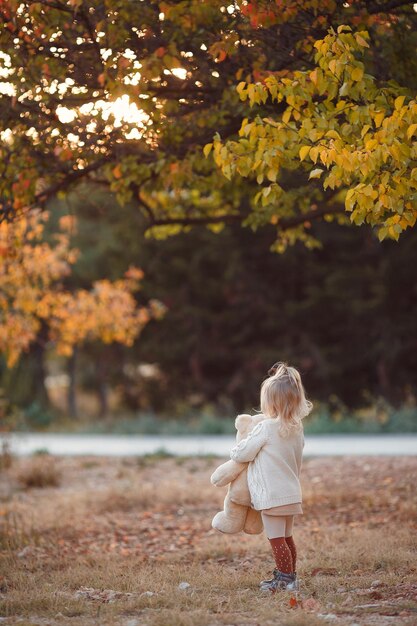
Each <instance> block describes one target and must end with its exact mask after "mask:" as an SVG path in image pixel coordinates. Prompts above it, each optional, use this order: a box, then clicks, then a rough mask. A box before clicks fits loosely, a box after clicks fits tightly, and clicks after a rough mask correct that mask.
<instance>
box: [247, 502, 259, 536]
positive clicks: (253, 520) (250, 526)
mask: <svg viewBox="0 0 417 626" xmlns="http://www.w3.org/2000/svg"><path fill="white" fill-rule="evenodd" d="M243 530H244V531H245V533H247V534H248V535H259V534H260V533H261V532H262V530H263V524H262V517H261V514H260V512H259V511H255V509H252V508H251V507H248V509H247V515H246V520H245V525H244V527H243Z"/></svg>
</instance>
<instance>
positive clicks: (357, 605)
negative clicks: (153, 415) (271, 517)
mask: <svg viewBox="0 0 417 626" xmlns="http://www.w3.org/2000/svg"><path fill="white" fill-rule="evenodd" d="M218 463H219V461H218V460H216V459H208V458H207V459H205V458H202V459H193V458H190V459H165V458H162V459H161V458H157V457H150V458H148V459H142V460H140V459H133V458H130V459H108V458H81V459H79V458H78V459H75V458H68V459H63V458H60V459H54V458H51V457H44V458H31V459H20V460H15V461H14V462H13V464H12V465H11V467H10V468H8V469H6V470H3V471H2V473H1V474H0V499H1V503H0V513H1V515H0V520H1V529H0V550H1V563H0V567H1V571H0V615H1V616H2V617H0V624H7V625H9V624H20V625H23V626H29V625H35V624H42V625H47V624H49V625H51V626H55V625H56V624H68V625H71V626H93V625H94V626H96V625H97V626H110V625H113V624H114V625H121V626H142V625H143V626H194V625H198V626H200V625H201V626H221V625H232V624H233V625H239V626H240V625H247V626H256V625H260V624H262V626H263V625H265V626H268V625H271V626H272V625H280V626H320V625H324V624H335V625H337V626H338V625H349V626H354V625H356V626H359V625H360V626H365V625H369V626H388V625H389V624H394V625H395V626H406V625H407V626H411V625H412V624H413V625H414V624H417V580H416V569H417V561H416V554H415V530H416V525H417V524H416V506H415V505H416V491H415V482H416V479H417V471H416V470H417V459H416V458H407V457H405V458H372V457H366V458H365V457H363V458H349V457H345V458H327V459H306V460H305V462H304V467H303V489H304V516H303V517H301V518H298V522H297V525H296V528H295V533H294V536H295V539H296V541H297V546H298V551H299V564H298V571H299V574H300V576H301V578H302V588H301V591H300V592H299V593H298V594H296V595H294V594H288V593H277V594H275V595H274V596H267V597H264V596H262V595H261V594H260V593H259V591H258V582H259V580H260V579H261V578H264V577H265V576H266V575H268V574H269V573H270V571H271V570H272V567H273V563H272V560H271V557H270V554H269V545H268V542H267V540H266V538H265V536H264V535H259V536H256V537H253V536H251V537H249V536H247V535H237V536H224V535H221V534H219V533H217V532H216V531H213V530H212V529H211V527H210V522H211V518H212V516H213V515H214V514H215V513H216V512H217V510H218V509H219V508H221V505H222V499H223V496H224V490H219V489H216V488H214V487H212V486H211V485H210V483H209V477H210V474H211V472H212V471H213V470H214V468H215V467H216V466H217V465H218ZM42 481H44V482H45V483H49V484H50V486H44V487H42V488H40V487H33V486H30V485H33V483H35V484H39V483H40V482H42ZM54 483H58V484H56V485H55V486H54ZM413 542H414V545H413ZM413 550H414V552H413ZM181 583H189V585H190V586H189V587H187V585H181ZM183 587H186V588H183Z"/></svg>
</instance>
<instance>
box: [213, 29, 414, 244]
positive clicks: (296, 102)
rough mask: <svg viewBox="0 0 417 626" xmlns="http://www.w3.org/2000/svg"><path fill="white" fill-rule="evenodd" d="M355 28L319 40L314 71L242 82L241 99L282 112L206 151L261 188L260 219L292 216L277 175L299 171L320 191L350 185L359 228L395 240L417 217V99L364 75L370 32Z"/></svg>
mask: <svg viewBox="0 0 417 626" xmlns="http://www.w3.org/2000/svg"><path fill="white" fill-rule="evenodd" d="M351 30H352V29H351V28H350V27H349V26H339V27H338V29H337V32H335V31H334V30H333V29H331V31H330V32H329V34H328V35H327V36H326V37H325V38H324V39H323V40H319V41H316V42H315V44H314V47H315V49H316V50H317V52H316V54H315V63H316V67H315V68H314V69H312V70H311V71H310V70H305V71H295V72H294V73H293V75H292V76H291V77H290V78H287V77H283V78H278V77H276V76H274V75H272V76H268V77H267V78H265V80H264V81H262V82H259V83H245V82H241V83H239V85H238V87H237V91H238V93H239V95H240V98H241V99H242V100H243V101H245V100H249V103H250V106H251V107H255V106H256V105H263V104H265V103H266V102H267V101H271V102H274V103H277V104H278V105H279V109H280V110H281V111H282V113H281V114H278V115H271V116H268V117H262V116H261V115H259V114H258V115H256V117H254V118H253V119H252V120H249V119H248V118H246V119H244V120H243V122H242V125H241V128H240V130H239V139H238V140H229V141H227V142H225V143H224V142H222V140H221V138H220V136H219V135H218V134H217V135H216V137H215V140H214V144H207V145H206V147H205V148H204V152H205V154H206V155H208V154H209V153H210V151H211V149H212V148H214V159H215V161H216V164H217V165H218V166H219V167H220V168H221V170H222V172H223V174H224V175H225V176H226V177H227V178H229V179H231V178H232V176H233V175H234V174H239V175H240V176H243V177H245V178H246V177H256V181H257V183H258V185H262V188H261V190H260V191H259V192H258V193H257V195H256V196H255V202H256V203H257V204H258V206H259V209H258V211H257V219H258V220H259V219H263V220H264V221H265V223H268V222H270V223H272V224H276V223H279V220H280V219H281V216H282V217H285V216H288V215H289V216H291V215H293V210H292V207H291V206H289V205H288V198H286V197H285V191H284V189H283V187H282V186H281V185H280V184H279V175H280V172H281V170H283V169H286V170H289V171H291V170H296V169H300V168H301V169H302V170H303V171H305V172H306V173H308V178H309V180H313V181H315V180H320V181H321V187H322V189H323V190H324V191H326V190H328V189H331V190H338V189H344V188H347V192H346V194H345V208H346V211H348V212H350V213H351V220H352V221H353V222H354V223H355V224H357V225H360V224H362V223H363V222H367V223H369V224H371V225H373V226H377V227H378V236H379V238H380V239H381V240H382V239H385V237H391V238H393V239H396V240H398V238H399V236H400V234H401V232H402V231H404V230H405V229H407V228H409V227H411V226H414V225H415V223H416V219H417V142H416V141H415V136H416V135H417V102H416V100H415V99H411V98H410V97H408V95H407V90H405V89H404V90H400V89H399V88H398V86H397V85H392V84H391V85H390V84H387V85H383V86H378V85H377V84H376V81H375V78H374V77H373V76H371V75H370V74H367V73H365V66H364V63H363V62H362V60H361V58H362V56H363V54H362V51H363V49H364V48H368V47H369V43H368V41H369V34H368V33H367V32H366V31H362V32H356V33H352V32H351ZM399 93H400V94H401V95H398V94H399ZM282 103H284V105H285V106H284V107H282ZM258 108H259V107H258ZM260 108H262V106H261V107H260ZM265 181H266V185H265V184H263V183H264V182H265ZM280 205H281V207H282V210H281V211H277V206H280ZM277 213H278V215H277ZM250 220H251V218H249V220H248V221H250ZM300 234H301V233H300ZM287 241H288V238H285V236H283V237H281V239H279V240H278V243H277V245H276V247H277V248H278V249H279V250H282V249H283V248H284V246H285V243H286V242H287ZM307 242H308V243H310V244H313V243H314V239H312V238H309V239H307Z"/></svg>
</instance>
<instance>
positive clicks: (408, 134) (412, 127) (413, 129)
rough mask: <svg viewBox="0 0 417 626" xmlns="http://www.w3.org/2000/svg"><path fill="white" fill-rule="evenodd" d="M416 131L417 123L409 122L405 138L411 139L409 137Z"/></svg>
mask: <svg viewBox="0 0 417 626" xmlns="http://www.w3.org/2000/svg"><path fill="white" fill-rule="evenodd" d="M416 131H417V124H411V126H409V127H408V128H407V139H411V137H412V136H413V135H414V133H415V132H416Z"/></svg>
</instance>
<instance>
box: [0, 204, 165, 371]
mask: <svg viewBox="0 0 417 626" xmlns="http://www.w3.org/2000/svg"><path fill="white" fill-rule="evenodd" d="M47 219H48V214H47V213H43V214H40V213H39V212H37V213H29V214H27V215H26V217H24V218H21V219H18V220H15V221H14V222H12V223H6V222H3V223H2V224H0V255H1V257H2V259H1V260H2V262H1V264H0V293H1V296H0V350H1V351H2V352H4V353H5V354H6V355H7V363H8V365H9V366H12V365H14V364H15V363H16V361H17V359H18V358H19V356H20V354H21V353H22V352H23V351H25V350H27V349H28V347H29V346H30V344H31V343H32V342H33V341H34V340H35V339H36V338H37V335H38V333H39V331H40V329H41V327H42V325H45V326H46V327H47V329H48V337H49V340H50V341H51V342H53V344H54V345H55V346H56V350H57V352H58V353H59V354H63V355H67V356H68V355H70V354H71V353H72V350H73V347H74V346H75V345H80V344H83V343H85V342H91V341H101V342H104V343H107V344H108V343H113V342H118V343H121V344H124V345H127V346H131V345H132V344H133V342H134V340H135V339H136V337H137V336H138V335H139V333H140V332H141V330H142V329H143V327H144V326H145V325H146V324H147V323H148V322H149V320H150V319H152V318H159V317H161V315H163V312H164V307H163V305H162V304H161V303H160V302H158V301H156V300H151V301H150V302H149V303H148V304H147V305H146V306H138V304H137V301H136V298H135V293H136V292H137V291H138V290H139V289H140V281H141V279H142V277H143V272H142V270H140V269H138V268H134V267H132V268H130V269H129V270H128V271H127V272H126V274H125V276H124V278H121V279H120V280H116V281H114V282H111V281H109V280H99V281H96V282H95V283H94V284H93V285H92V288H91V289H90V290H86V289H78V290H76V291H69V290H67V289H66V288H65V278H66V277H67V276H68V275H69V274H70V272H71V265H72V264H73V263H74V262H75V260H76V258H77V251H76V250H74V249H71V247H70V231H71V228H74V225H73V220H71V219H70V218H68V217H65V218H62V219H61V230H60V232H59V233H58V234H57V235H55V242H54V243H53V244H51V243H48V242H46V241H44V240H43V235H44V229H45V221H46V220H47Z"/></svg>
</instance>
